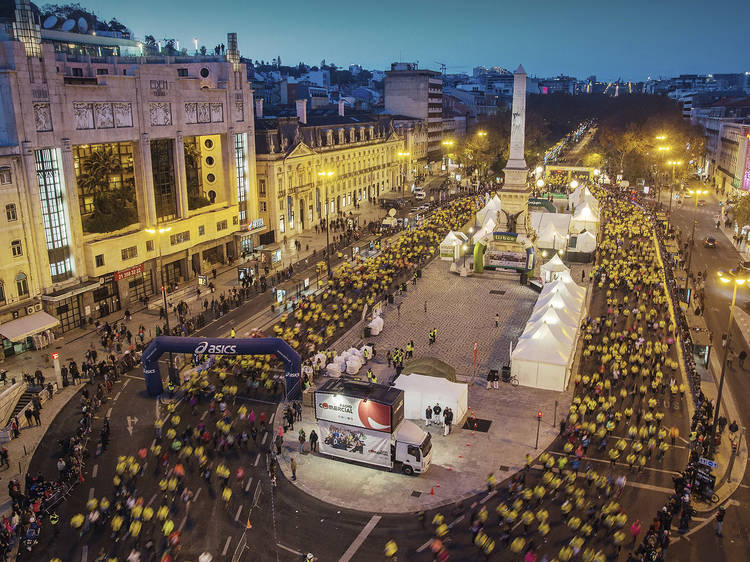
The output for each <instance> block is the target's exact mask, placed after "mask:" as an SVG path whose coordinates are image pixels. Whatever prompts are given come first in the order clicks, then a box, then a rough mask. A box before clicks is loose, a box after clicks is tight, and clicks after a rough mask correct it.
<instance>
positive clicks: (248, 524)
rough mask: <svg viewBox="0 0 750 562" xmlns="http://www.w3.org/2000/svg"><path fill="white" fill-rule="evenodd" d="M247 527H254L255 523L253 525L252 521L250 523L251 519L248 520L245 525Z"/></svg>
mask: <svg viewBox="0 0 750 562" xmlns="http://www.w3.org/2000/svg"><path fill="white" fill-rule="evenodd" d="M245 528H246V529H252V528H253V525H252V523H250V520H249V519H248V520H247V524H246V525H245Z"/></svg>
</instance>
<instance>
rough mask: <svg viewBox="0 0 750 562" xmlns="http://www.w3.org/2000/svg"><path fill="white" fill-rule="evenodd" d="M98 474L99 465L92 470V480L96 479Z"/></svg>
mask: <svg viewBox="0 0 750 562" xmlns="http://www.w3.org/2000/svg"><path fill="white" fill-rule="evenodd" d="M98 472H99V465H98V464H95V465H94V468H92V469H91V478H96V475H97V473H98Z"/></svg>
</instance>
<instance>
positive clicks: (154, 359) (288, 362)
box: [141, 336, 302, 400]
mask: <svg viewBox="0 0 750 562" xmlns="http://www.w3.org/2000/svg"><path fill="white" fill-rule="evenodd" d="M169 352H173V353H189V354H191V355H193V354H194V355H203V354H208V355H275V356H276V357H278V358H279V359H280V360H281V361H282V362H283V363H284V371H285V377H286V394H287V397H288V398H289V399H290V400H299V399H300V398H301V396H302V389H301V386H300V372H301V371H302V359H301V357H300V356H299V353H297V352H296V351H294V349H292V347H291V346H290V345H289V344H288V343H286V342H285V341H284V340H282V339H281V338H245V339H233V338H182V337H177V336H159V337H157V338H154V339H153V340H152V341H151V343H150V344H149V345H148V347H147V348H146V349H145V350H144V351H143V355H142V357H141V361H142V363H143V376H144V378H145V379H146V389H147V390H148V392H149V394H151V395H152V396H156V395H159V394H161V393H162V392H163V391H164V387H163V386H162V382H161V373H160V372H159V357H161V355H162V353H169Z"/></svg>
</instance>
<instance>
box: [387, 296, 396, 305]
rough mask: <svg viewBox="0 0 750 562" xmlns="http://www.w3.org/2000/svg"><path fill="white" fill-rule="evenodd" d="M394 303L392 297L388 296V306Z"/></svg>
mask: <svg viewBox="0 0 750 562" xmlns="http://www.w3.org/2000/svg"><path fill="white" fill-rule="evenodd" d="M394 302H395V299H394V298H393V295H388V304H393V303H394Z"/></svg>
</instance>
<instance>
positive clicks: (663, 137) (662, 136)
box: [656, 135, 667, 140]
mask: <svg viewBox="0 0 750 562" xmlns="http://www.w3.org/2000/svg"><path fill="white" fill-rule="evenodd" d="M656 140H667V135H659V136H658V137H656Z"/></svg>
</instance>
